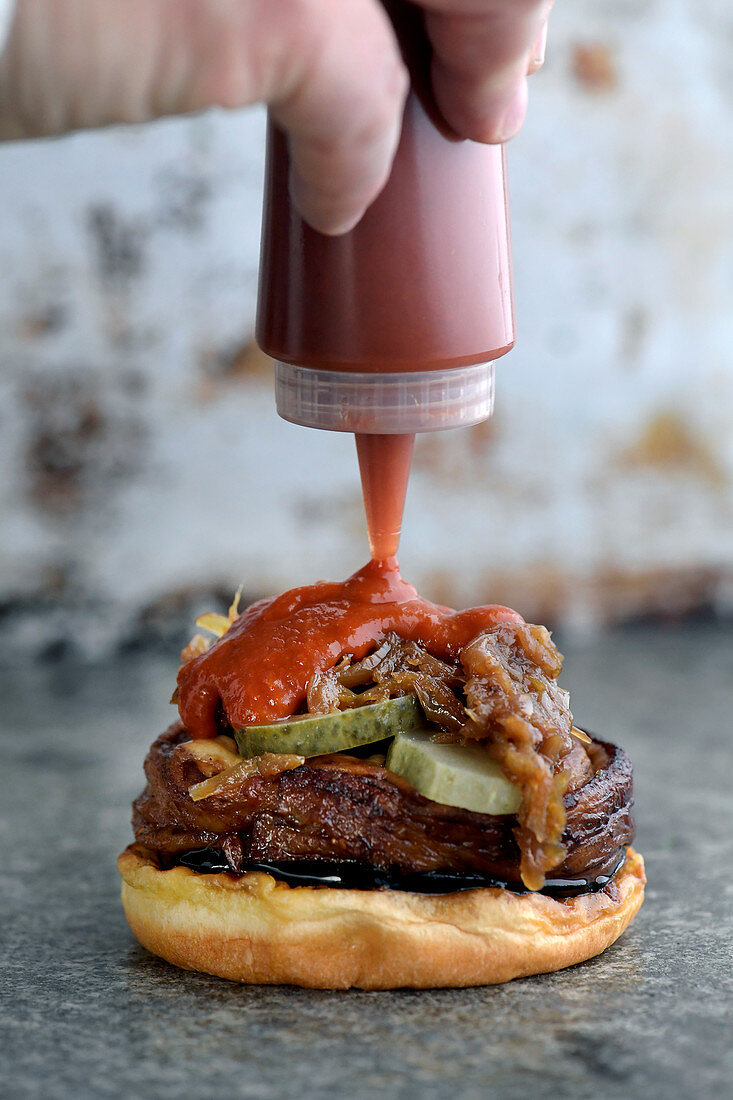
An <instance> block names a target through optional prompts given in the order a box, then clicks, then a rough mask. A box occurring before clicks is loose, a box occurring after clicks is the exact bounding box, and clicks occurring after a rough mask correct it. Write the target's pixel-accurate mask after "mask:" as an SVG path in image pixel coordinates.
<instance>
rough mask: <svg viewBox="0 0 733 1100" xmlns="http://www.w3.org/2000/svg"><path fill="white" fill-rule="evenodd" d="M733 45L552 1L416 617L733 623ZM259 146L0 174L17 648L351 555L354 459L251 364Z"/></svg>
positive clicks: (437, 492)
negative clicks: (284, 403) (427, 611)
mask: <svg viewBox="0 0 733 1100" xmlns="http://www.w3.org/2000/svg"><path fill="white" fill-rule="evenodd" d="M732 43H733V9H732V8H731V7H730V4H729V3H727V2H725V0H598V2H596V3H594V4H592V5H589V4H585V3H582V2H581V0H558V5H557V10H556V13H555V15H554V16H553V21H552V26H551V35H550V46H549V51H548V63H547V65H546V67H545V69H544V70H543V72H542V73H541V74H539V75H538V76H536V77H534V78H533V79H532V101H531V108H530V116H529V121H528V123H527V125H526V126H525V129H524V131H523V132H522V134H521V135H520V137H519V138H517V139H516V140H515V141H514V142H513V143H512V148H511V156H510V170H511V185H512V201H513V228H514V257H515V279H516V298H517V310H518V325H519V340H518V345H517V347H516V349H515V350H514V351H513V352H512V353H511V354H510V355H509V356H508V357H507V358H505V359H504V360H502V361H501V362H500V364H499V370H498V398H497V414H496V417H495V419H494V421H493V422H492V423H491V424H490V425H486V426H482V427H480V428H477V429H475V430H473V431H470V432H465V433H447V434H446V435H444V436H432V437H425V438H423V439H422V440H421V441H420V445H419V447H418V450H417V454H416V461H415V468H414V476H413V480H412V483H411V487H410V495H409V500H408V508H407V515H406V529H405V534H404V538H403V548H402V555H401V557H402V564H403V569H404V571H405V572H406V574H408V575H409V576H410V577H411V578H413V579H415V580H416V581H417V582H418V583H420V584H421V585H422V587H423V588H424V590H425V592H426V594H427V595H432V596H434V597H436V598H440V599H444V600H453V601H456V602H464V601H469V600H484V601H485V600H489V599H501V600H509V601H513V602H515V603H516V604H517V605H518V606H519V608H520V610H523V611H525V612H526V613H527V614H529V615H533V616H537V617H539V616H542V615H548V616H551V617H553V618H554V619H558V618H564V619H566V620H569V621H570V622H574V623H581V624H585V623H591V622H594V621H600V620H602V619H605V618H608V617H612V618H613V617H618V616H622V615H625V614H628V613H633V612H637V611H644V610H650V609H655V608H657V607H661V608H672V609H674V608H675V607H685V606H695V605H698V604H702V603H705V602H708V601H710V602H713V603H716V604H717V605H718V606H721V607H729V606H730V605H731V603H732V602H733V600H732V598H731V562H732V560H733V503H732V494H731V483H732V481H733V431H732V430H731V425H732V424H733V314H732V311H731V301H732V295H733V50H732V49H731V44H732ZM262 129H263V119H262V115H261V113H260V112H259V111H250V112H244V113H242V114H240V115H236V116H229V117H224V116H223V115H217V116H208V117H204V118H198V119H189V120H179V121H174V122H167V123H160V124H156V125H153V126H150V127H148V128H146V129H144V130H135V131H120V130H117V131H110V132H107V133H99V134H87V135H79V136H74V137H71V138H66V139H63V140H59V141H51V142H42V143H36V144H18V145H11V146H5V147H3V148H0V196H1V197H2V207H1V208H0V209H1V213H0V272H1V273H2V277H1V278H0V465H1V468H2V471H3V478H2V486H1V487H0V493H1V494H2V498H1V501H0V515H1V517H2V528H1V531H0V572H1V579H0V600H1V601H3V603H4V605H5V607H6V609H7V610H8V611H14V612H19V613H20V614H18V615H16V617H15V619H14V622H15V623H16V632H17V637H18V644H19V645H20V646H21V647H27V648H31V649H32V648H37V647H39V646H42V645H44V644H45V643H46V642H47V641H48V640H50V639H53V638H55V637H57V636H63V634H64V633H65V632H67V631H68V630H72V631H73V632H74V633H75V634H76V636H77V637H78V638H79V639H80V641H81V644H82V648H84V649H85V650H87V651H89V652H98V651H102V650H104V649H106V648H107V647H108V646H109V645H111V644H113V643H114V642H115V641H116V640H117V639H119V638H129V637H131V636H134V634H135V633H136V631H137V629H138V626H139V623H140V622H141V621H142V622H147V623H150V622H154V621H157V620H156V610H155V609H157V614H158V617H160V616H161V615H162V616H165V615H166V614H168V613H169V612H170V613H172V612H173V611H174V610H175V607H176V600H177V599H178V598H179V597H180V600H182V601H183V602H185V599H186V598H187V595H188V594H190V593H196V592H198V591H203V590H205V589H207V588H211V587H214V588H217V589H221V590H226V589H227V588H228V587H233V586H235V585H236V584H238V583H239V582H240V581H244V584H245V590H246V591H247V593H249V594H250V595H259V594H262V593H265V592H268V591H270V590H272V589H275V588H281V587H283V586H289V585H292V584H296V583H300V582H303V581H307V580H310V579H313V578H315V577H318V576H324V575H331V576H340V575H343V574H345V573H347V572H349V571H351V570H352V569H353V568H355V567H356V566H358V565H359V564H360V562H361V560H362V559H363V558H364V557H365V554H366V543H365V538H364V531H363V521H362V516H361V502H360V497H359V491H358V481H357V472H356V463H355V460H354V457H353V454H352V449H353V444H352V441H351V440H350V439H349V438H347V437H341V436H337V435H331V434H327V433H317V432H311V431H308V430H307V429H298V428H294V427H292V426H290V425H287V424H285V423H282V422H280V421H279V420H278V419H277V417H276V415H275V412H274V408H273V404H272V394H271V384H270V377H269V371H268V368H267V366H266V364H263V363H262V361H261V360H260V359H259V358H258V356H257V355H256V353H254V352H253V351H252V349H251V348H249V347H248V345H249V343H250V340H251V331H252V318H253V307H254V299H255V291H256V267H257V252H258V236H259V194H260V184H261V169H262ZM449 563H450V565H449ZM69 606H73V607H76V608H83V609H85V611H84V614H83V615H81V616H77V617H70V616H69V615H68V614H67V611H66V608H67V607H69ZM151 609H152V610H151ZM141 616H142V619H141Z"/></svg>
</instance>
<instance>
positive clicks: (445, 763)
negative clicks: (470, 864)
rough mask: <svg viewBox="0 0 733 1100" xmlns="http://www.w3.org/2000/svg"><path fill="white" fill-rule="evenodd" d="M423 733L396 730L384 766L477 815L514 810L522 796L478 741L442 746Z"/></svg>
mask: <svg viewBox="0 0 733 1100" xmlns="http://www.w3.org/2000/svg"><path fill="white" fill-rule="evenodd" d="M430 737H431V735H430V734H429V733H425V732H416V733H398V734H397V735H396V736H395V739H394V741H393V742H392V747H391V748H390V750H389V752H388V754H387V763H386V767H387V768H388V769H389V771H391V772H395V773H396V774H397V775H401V776H402V778H403V779H406V780H407V782H408V783H411V784H412V786H413V787H414V788H415V790H417V791H419V792H420V794H422V795H424V796H425V797H426V798H430V799H431V800H432V801H433V802H441V803H442V804H443V805H445V806H458V807H460V808H461V809H463V810H473V811H474V813H479V814H513V813H516V812H517V810H518V809H519V805H520V803H521V801H522V797H521V794H520V791H519V788H518V787H516V786H515V785H514V784H513V783H510V782H509V780H508V779H507V778H506V776H505V775H504V774H503V773H502V771H501V768H500V767H499V765H498V764H495V763H494V761H493V760H490V759H489V756H488V754H487V752H486V749H485V748H483V747H481V746H480V745H476V746H473V745H440V744H436V742H435V741H432V740H431V739H430Z"/></svg>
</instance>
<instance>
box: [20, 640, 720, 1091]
mask: <svg viewBox="0 0 733 1100" xmlns="http://www.w3.org/2000/svg"><path fill="white" fill-rule="evenodd" d="M564 648H565V652H566V674H565V677H564V679H565V682H566V686H569V687H570V689H571V691H572V693H573V701H574V708H573V709H574V711H575V714H576V717H577V719H578V721H579V722H580V723H581V724H583V725H586V726H588V727H589V728H592V729H596V730H598V731H599V732H602V733H603V735H604V736H606V737H607V738H609V739H611V740H618V741H619V742H621V743H622V744H624V745H625V747H626V748H627V749H629V750H630V752H631V754H632V757H633V759H634V762H635V768H636V799H637V822H638V837H637V841H638V846H639V847H640V849H641V850H642V851H643V852H644V855H645V856H646V860H647V871H648V875H649V880H650V881H649V887H648V893H647V900H646V904H645V906H644V909H643V910H642V913H641V915H640V916H639V918H638V919H637V921H636V922H635V923H634V925H633V926H632V927H631V929H630V930H629V931H628V932H627V933H626V935H625V936H624V937H623V939H622V940H621V941H620V943H619V944H617V945H616V946H614V947H612V948H611V949H609V950H608V951H607V952H606V954H605V955H603V956H601V957H600V958H598V959H595V960H593V961H591V962H589V963H586V964H584V965H582V966H578V967H574V968H572V969H570V970H567V971H564V972H562V973H558V974H553V975H548V976H545V977H539V978H530V979H523V980H520V981H516V982H512V983H510V984H509V985H506V986H503V987H495V988H487V989H476V990H446V991H435V992H429V993H415V992H404V991H403V992H395V993H363V992H352V993H346V994H344V993H327V992H323V993H321V992H307V991H303V990H297V989H288V988H259V989H258V988H251V989H249V988H244V987H238V986H235V985H230V984H228V983H226V982H222V981H218V980H215V979H211V978H208V977H205V976H202V975H197V974H187V973H184V972H182V971H178V970H175V969H174V968H172V967H170V966H168V965H167V964H165V963H163V962H160V961H158V960H157V959H155V958H153V957H151V956H150V955H148V954H146V952H144V951H143V950H142V949H141V948H139V947H138V946H137V945H136V943H135V942H134V940H133V939H132V936H131V935H130V933H129V932H128V930H127V927H126V925H125V922H124V918H123V916H122V912H121V910H120V906H119V902H118V882H117V875H116V871H115V867H114V859H115V856H116V854H117V852H118V851H119V850H120V849H121V848H122V847H123V846H124V845H125V844H126V843H127V842H128V839H129V835H130V832H129V824H128V819H129V803H130V800H131V799H132V797H133V796H134V795H135V794H136V793H137V791H138V789H139V787H140V784H141V764H142V759H143V755H144V752H145V749H146V747H147V745H148V743H149V742H150V741H151V740H152V737H153V735H154V734H155V733H156V732H157V731H158V729H159V728H162V727H163V725H164V724H165V723H166V722H167V721H168V720H169V715H170V713H171V711H170V708H168V707H167V706H166V699H167V697H168V695H169V692H170V688H171V682H172V679H173V674H174V660H173V658H171V660H170V661H165V662H164V661H161V660H160V659H159V658H156V659H153V660H144V659H142V658H131V659H129V660H126V661H124V662H120V663H118V664H116V665H114V666H110V667H105V668H101V669H79V668H70V667H63V666H58V665H57V666H47V667H45V668H42V669H37V670H35V671H23V672H21V671H5V672H2V673H0V692H1V693H2V694H1V697H2V711H1V718H0V721H1V722H2V726H3V741H2V744H3V752H2V769H1V770H0V782H1V783H2V801H1V803H0V815H1V822H2V836H1V838H0V839H1V844H0V853H1V856H2V875H1V877H0V883H1V884H2V887H1V892H0V906H1V907H2V930H3V950H2V953H1V954H0V963H1V964H2V968H3V977H2V990H1V993H2V999H3V1006H4V1007H3V1020H2V1037H0V1057H2V1059H3V1061H4V1062H5V1065H4V1066H3V1067H2V1073H1V1074H0V1093H2V1094H3V1095H7V1096H8V1097H10V1098H12V1100H21V1098H24V1097H43V1098H44V1100H54V1098H67V1097H75V1098H76V1097H128V1096H129V1097H132V1096H135V1097H143V1098H147V1097H156V1098H166V1097H176V1098H184V1097H227V1098H229V1097H233V1096H236V1097H253V1098H254V1097H263V1098H271V1097H297V1098H301V1097H302V1098H306V1097H307V1098H310V1097H313V1098H315V1097H342V1096H355V1097H362V1096H364V1097H370V1096H374V1097H377V1096H378V1097H399V1098H402V1097H404V1098H405V1100H407V1098H412V1097H416V1096H420V1097H428V1098H433V1097H435V1098H442V1097H467V1098H473V1097H476V1098H479V1097H488V1096H495V1097H501V1098H510V1100H511V1098H515V1097H516V1098H525V1097H527V1096H532V1097H558V1096H568V1097H578V1098H581V1097H590V1096H603V1097H606V1096H608V1097H616V1096H618V1097H657V1096H664V1097H666V1098H676V1097H680V1098H683V1097H684V1098H688V1097H707V1096H710V1097H713V1096H714V1097H723V1096H730V1095H732V1094H733V1093H732V1091H731V1090H732V1088H733V1085H732V1083H731V1082H732V1081H733V1026H732V1021H731V1016H730V1008H731V1001H732V999H733V998H732V993H733V982H732V979H731V971H732V969H733V968H732V966H731V962H732V957H731V942H732V940H733V918H732V915H731V908H732V906H731V898H732V894H733V880H732V879H731V834H732V833H733V798H732V797H731V793H730V777H731V774H732V773H733V769H732V767H731V764H732V760H731V757H732V755H733V729H732V724H731V714H730V712H731V703H732V702H733V634H732V632H730V631H728V632H725V631H724V630H723V629H722V628H712V627H711V628H708V627H700V628H669V629H667V630H661V631H652V630H646V629H645V630H634V631H629V632H625V633H622V634H615V635H612V636H610V637H606V638H604V639H599V640H597V641H590V642H587V643H582V644H581V643H578V642H576V643H573V644H568V645H566V646H565V647H564ZM726 871H727V875H726Z"/></svg>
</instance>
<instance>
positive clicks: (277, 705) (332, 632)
mask: <svg viewBox="0 0 733 1100" xmlns="http://www.w3.org/2000/svg"><path fill="white" fill-rule="evenodd" d="M522 621H523V620H522V617H521V616H520V615H518V614H517V612H516V611H511V610H510V609H509V608H507V607H500V606H493V605H490V606H486V607H474V608H470V609H468V610H467V611H453V610H452V609H451V608H449V607H441V606H440V605H438V604H433V603H430V602H429V601H428V600H424V599H422V598H421V597H420V596H418V594H417V592H416V590H415V589H414V588H413V587H412V585H411V584H408V583H407V581H405V580H403V579H402V577H401V576H400V571H399V566H398V564H397V559H396V558H395V557H387V558H385V559H383V560H372V561H370V562H368V563H367V565H365V566H364V567H363V568H362V569H360V570H359V571H358V572H357V573H354V575H353V576H352V577H350V578H349V579H348V580H347V581H343V582H340V583H336V582H327V581H319V582H318V583H317V584H312V585H307V586H306V587H304V588H293V589H291V591H289V592H285V593H284V594H283V595H282V596H275V597H274V598H272V599H269V600H260V601H259V602H258V603H255V604H253V605H252V606H251V607H249V608H248V609H247V610H246V611H245V612H244V613H243V614H242V615H240V617H239V618H238V619H237V620H236V621H235V622H234V623H233V624H232V626H231V627H230V628H229V630H228V631H227V633H226V634H225V635H224V636H223V637H222V638H220V639H219V641H218V642H216V643H215V644H214V645H213V646H212V647H211V649H209V650H208V651H207V652H206V653H204V654H202V655H201V656H200V657H195V658H193V660H191V661H189V662H188V663H187V664H185V665H183V667H182V668H181V670H180V672H179V674H178V703H179V710H180V714H181V720H182V721H183V724H184V725H185V727H186V729H187V730H188V732H189V734H190V735H191V737H192V738H194V739H196V738H206V737H216V735H217V734H218V733H219V732H220V725H219V721H218V719H219V716H220V715H223V717H224V719H225V721H226V722H227V723H228V724H229V725H231V726H232V727H234V728H239V727H242V726H250V725H257V724H259V723H265V722H274V721H277V720H278V719H281V718H287V717H289V716H290V715H292V714H295V713H296V712H297V711H298V708H299V707H301V706H302V704H303V702H304V701H305V697H306V689H307V687H308V683H309V681H310V680H311V678H312V677H313V676H314V675H315V673H316V672H324V671H326V670H327V669H329V668H333V666H334V665H335V664H336V663H337V662H338V661H339V660H340V659H341V657H343V656H345V655H346V654H351V655H352V656H353V657H354V658H355V659H356V660H360V659H361V658H362V657H365V656H366V655H367V654H368V653H370V652H371V651H372V650H373V649H374V648H375V647H376V646H378V645H379V643H380V642H381V641H382V639H383V638H384V636H385V635H386V634H387V633H389V632H390V631H394V633H396V634H398V635H399V636H400V637H401V638H406V639H409V640H412V641H415V642H418V643H419V644H420V645H422V646H424V647H425V649H427V650H428V652H429V653H432V654H433V655H434V656H436V657H439V658H441V659H442V660H448V661H450V660H455V659H456V658H457V657H458V654H459V653H460V651H461V649H463V647H464V646H466V645H468V643H469V642H470V641H472V640H473V639H474V638H475V637H476V636H477V634H480V633H481V631H483V630H487V629H489V628H490V627H492V626H495V625H496V624H497V623H502V622H515V623H521V622H522Z"/></svg>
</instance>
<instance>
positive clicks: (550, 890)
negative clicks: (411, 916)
mask: <svg viewBox="0 0 733 1100" xmlns="http://www.w3.org/2000/svg"><path fill="white" fill-rule="evenodd" d="M625 858H626V853H625V852H624V851H622V852H621V853H620V855H619V858H618V861H617V862H616V864H615V865H614V867H613V869H612V870H611V871H609V872H608V873H606V874H604V875H599V876H598V878H595V879H584V878H579V879H560V878H557V879H547V881H546V882H545V885H544V888H543V889H542V890H539V891H534V892H536V893H540V894H545V895H546V896H547V897H551V898H574V897H579V896H580V895H582V894H595V893H597V892H598V891H600V890H603V889H604V887H606V886H607V885H608V884H609V882H610V881H611V879H612V878H613V877H614V875H615V874H616V873H617V871H618V870H619V868H620V867H621V865H622V864H623V862H624V859H625ZM175 864H176V865H178V866H181V867H188V868H190V869H191V870H192V871H197V872H198V873H199V874H204V875H215V874H220V873H221V872H229V873H230V874H231V873H232V872H231V870H230V867H229V864H228V862H227V858H226V856H225V855H224V853H223V852H222V851H220V850H219V849H218V848H198V849H196V850H195V851H192V852H184V853H183V854H182V855H179V856H178V857H177V858H176V860H175ZM248 871H262V872H264V873H265V874H268V875H272V877H273V878H275V879H277V880H278V881H279V882H285V883H287V884H288V886H326V887H328V886H330V887H333V888H336V889H340V890H402V891H405V892H408V893H412V894H452V893H456V892H458V891H461V890H479V889H484V888H486V887H498V888H499V889H502V890H510V891H511V892H512V893H513V894H529V893H532V892H533V891H530V890H528V889H527V887H526V886H524V885H523V884H522V883H521V882H506V881H504V880H503V879H499V878H494V877H493V876H492V875H486V874H483V873H482V872H479V871H451V870H445V871H423V872H419V873H417V874H402V873H401V872H400V871H398V870H382V869H380V868H378V867H373V866H371V864H368V863H328V862H325V861H313V860H291V861H287V862H280V863H269V862H262V861H258V860H247V861H245V863H244V864H243V866H242V871H241V872H240V873H241V874H245V873H246V872H248Z"/></svg>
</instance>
